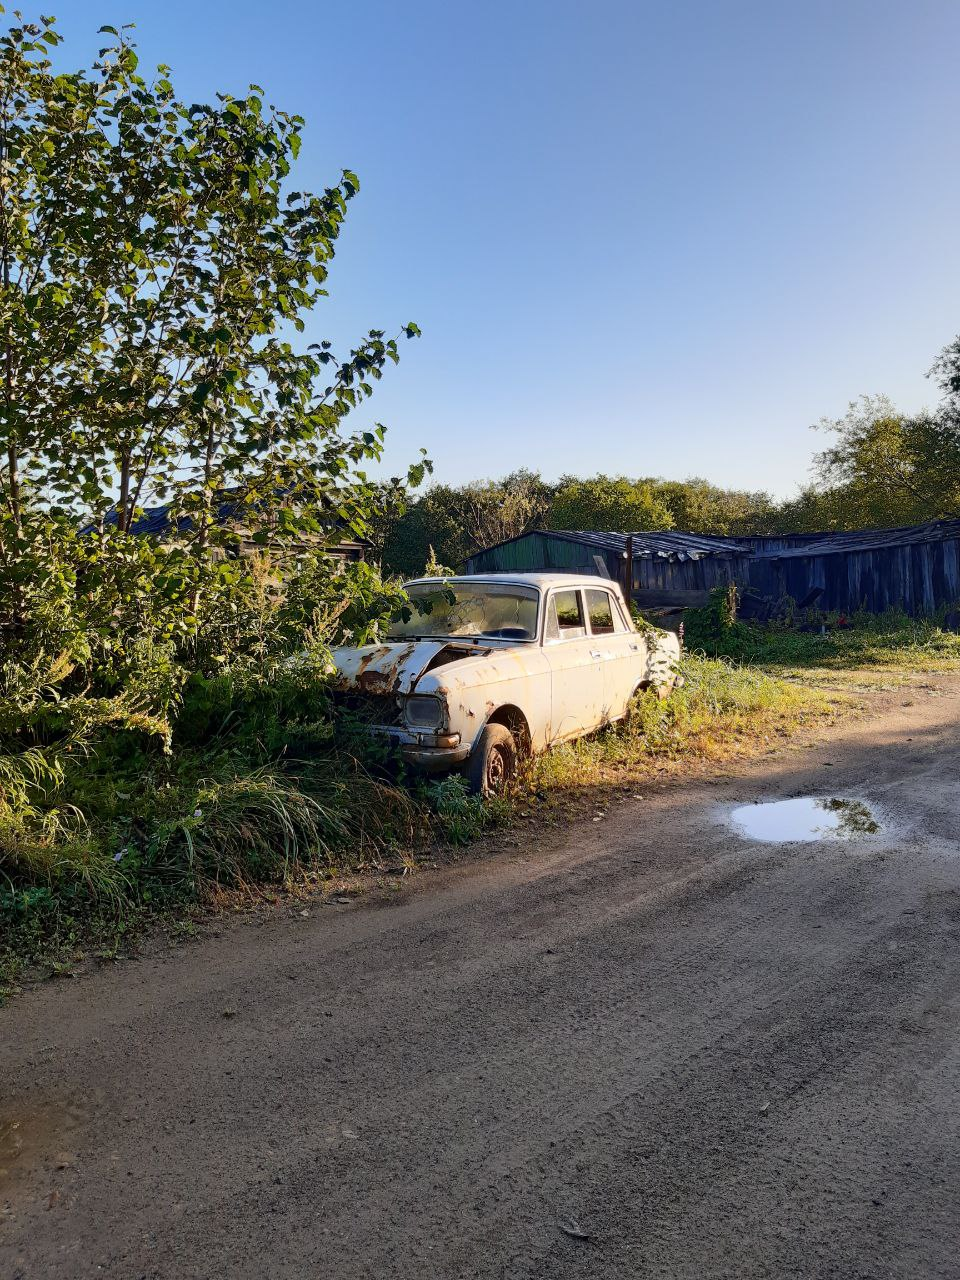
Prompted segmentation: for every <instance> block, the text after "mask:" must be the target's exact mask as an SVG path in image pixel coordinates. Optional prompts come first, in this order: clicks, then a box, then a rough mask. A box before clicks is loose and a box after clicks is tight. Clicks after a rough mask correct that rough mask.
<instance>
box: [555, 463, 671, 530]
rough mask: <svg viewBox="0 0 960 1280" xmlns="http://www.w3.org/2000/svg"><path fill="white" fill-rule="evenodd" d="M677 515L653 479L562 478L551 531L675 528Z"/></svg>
mask: <svg viewBox="0 0 960 1280" xmlns="http://www.w3.org/2000/svg"><path fill="white" fill-rule="evenodd" d="M673 525H674V519H673V515H672V514H671V512H670V509H669V507H668V506H667V504H666V502H664V501H663V499H662V498H660V497H659V496H658V494H657V492H656V489H655V486H654V484H653V483H652V482H651V481H649V480H629V479H627V477H626V476H605V475H598V476H593V477H592V478H590V479H589V480H578V479H576V478H575V477H573V476H565V477H564V478H563V479H561V481H560V483H559V485H558V487H557V491H556V493H555V494H554V496H553V501H552V503H551V506H550V511H549V514H548V516H547V527H548V528H550V529H584V530H592V531H600V532H602V531H605V530H617V531H620V532H624V533H626V532H637V531H639V530H643V529H672V528H673Z"/></svg>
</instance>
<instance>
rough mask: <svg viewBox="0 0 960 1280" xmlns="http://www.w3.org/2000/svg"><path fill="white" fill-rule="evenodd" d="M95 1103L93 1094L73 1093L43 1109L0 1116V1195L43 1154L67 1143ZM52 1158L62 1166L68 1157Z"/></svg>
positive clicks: (31, 1167)
mask: <svg viewBox="0 0 960 1280" xmlns="http://www.w3.org/2000/svg"><path fill="white" fill-rule="evenodd" d="M97 1100H98V1099H97V1096H96V1095H90V1094H84V1095H79V1094H75V1095H72V1096H70V1097H68V1098H67V1099H66V1100H64V1101H57V1102H50V1103H48V1104H46V1105H45V1106H43V1107H35V1108H32V1109H28V1108H24V1109H22V1110H17V1111H12V1112H6V1113H0V1192H4V1193H9V1191H10V1190H11V1189H12V1187H13V1186H14V1185H15V1184H16V1183H17V1182H19V1181H20V1180H22V1179H23V1178H25V1177H26V1175H27V1174H28V1173H30V1172H31V1171H32V1170H33V1169H34V1168H36V1166H37V1165H38V1164H39V1163H41V1162H42V1158H43V1156H44V1155H45V1154H46V1153H48V1152H49V1153H52V1152H54V1151H56V1150H57V1147H58V1145H59V1146H62V1145H63V1143H64V1139H66V1140H67V1141H69V1135H70V1134H72V1133H73V1131H74V1130H75V1129H79V1128H80V1127H81V1126H82V1125H83V1124H85V1123H86V1122H87V1121H88V1120H89V1118H90V1116H91V1115H92V1113H93V1111H94V1108H95V1106H96V1103H97ZM56 1159H58V1160H60V1161H61V1162H64V1163H65V1162H66V1161H67V1160H69V1159H72V1156H71V1155H70V1153H69V1152H62V1153H60V1154H59V1155H58V1156H57V1157H56Z"/></svg>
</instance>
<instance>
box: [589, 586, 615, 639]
mask: <svg viewBox="0 0 960 1280" xmlns="http://www.w3.org/2000/svg"><path fill="white" fill-rule="evenodd" d="M586 595H587V613H588V614H589V617H590V631H591V633H592V634H593V635H595V636H611V635H613V633H614V631H616V630H617V627H616V625H615V622H614V619H615V617H616V615H615V614H614V612H613V601H612V600H611V599H610V593H609V591H588V592H587V593H586Z"/></svg>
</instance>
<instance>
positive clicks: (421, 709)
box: [403, 693, 443, 729]
mask: <svg viewBox="0 0 960 1280" xmlns="http://www.w3.org/2000/svg"><path fill="white" fill-rule="evenodd" d="M403 715H404V719H405V720H406V722H407V724H409V725H415V726H416V727H417V728H418V729H437V728H439V727H440V724H441V722H442V720H443V705H442V703H441V702H440V699H439V698H431V697H428V696H427V694H425V693H415V694H413V695H412V697H409V698H408V699H407V701H406V705H405V706H404V709H403Z"/></svg>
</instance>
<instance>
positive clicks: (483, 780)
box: [466, 724, 517, 796]
mask: <svg viewBox="0 0 960 1280" xmlns="http://www.w3.org/2000/svg"><path fill="white" fill-rule="evenodd" d="M466 774H467V784H468V786H469V787H470V790H471V791H472V792H473V794H474V795H476V796H498V795H502V794H503V792H504V791H506V790H507V788H508V787H509V786H510V784H511V783H512V782H513V780H514V778H515V777H516V776H517V742H516V739H515V738H514V736H513V734H512V733H511V732H510V730H509V729H508V728H507V727H506V726H505V725H502V724H488V725H486V726H485V727H484V730H483V732H482V733H481V734H480V737H479V738H478V739H477V745H476V746H475V747H474V748H473V750H472V751H471V753H470V759H469V760H468V761H467V769H466Z"/></svg>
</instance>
